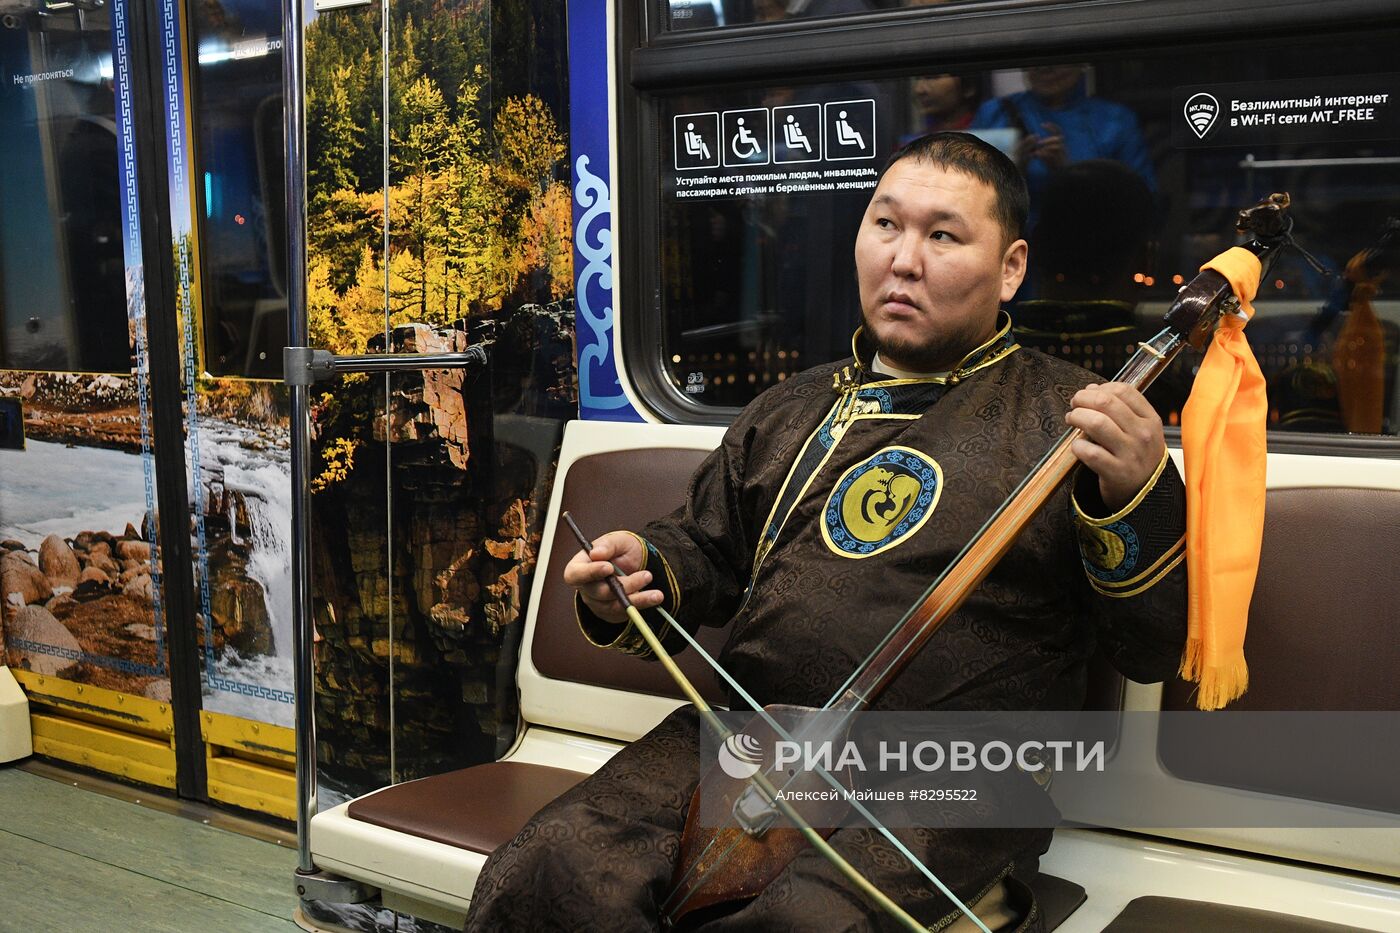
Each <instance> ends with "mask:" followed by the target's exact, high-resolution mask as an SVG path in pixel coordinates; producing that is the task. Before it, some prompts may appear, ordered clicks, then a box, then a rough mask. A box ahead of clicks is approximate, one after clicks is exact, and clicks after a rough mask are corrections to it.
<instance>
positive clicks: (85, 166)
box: [0, 4, 132, 373]
mask: <svg viewBox="0 0 1400 933" xmlns="http://www.w3.org/2000/svg"><path fill="white" fill-rule="evenodd" d="M0 75H3V78H4V80H3V81H0V136H3V138H4V140H5V142H4V150H5V166H4V170H3V171H0V368H5V369H30V370H49V371H55V370H57V371H69V372H73V371H77V372H113V373H126V372H130V371H131V365H132V363H131V346H130V340H129V338H128V335H127V315H126V284H125V283H126V279H125V275H124V270H123V264H122V224H121V207H120V202H119V201H118V191H119V187H118V184H117V134H116V121H115V116H116V101H115V99H114V97H113V93H112V37H111V26H110V23H109V19H108V12H107V8H106V7H104V6H102V5H100V4H99V5H96V6H95V7H86V6H85V7H81V8H80V7H78V6H74V5H72V4H63V5H62V6H61V7H55V8H54V11H53V12H48V11H44V12H40V10H39V8H38V5H37V4H34V5H21V6H20V7H16V8H15V9H14V10H7V11H6V12H5V14H4V16H3V22H0Z"/></svg>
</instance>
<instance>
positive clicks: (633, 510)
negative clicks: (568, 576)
mask: <svg viewBox="0 0 1400 933" xmlns="http://www.w3.org/2000/svg"><path fill="white" fill-rule="evenodd" d="M723 433H724V432H723V430H722V429H720V428H706V427H691V426H677V425H655V424H621V423H614V422H582V421H575V422H570V423H569V425H568V426H567V428H566V429H565V432H564V443H563V446H562V448H561V449H560V454H559V468H558V471H557V473H556V475H555V480H554V491H553V494H552V495H551V497H550V507H549V513H548V516H547V518H546V521H545V527H544V532H543V538H542V539H541V542H540V555H539V564H538V567H537V570H536V573H535V579H534V584H533V586H532V588H531V597H530V605H529V607H528V611H527V614H526V624H525V635H524V640H523V642H522V645H521V652H520V654H521V657H520V666H519V676H518V681H519V684H520V694H521V713H522V715H523V716H524V718H525V720H526V722H529V723H533V724H536V725H543V726H550V727H553V728H559V729H567V730H569V731H573V732H582V733H585V734H589V735H598V736H606V737H608V738H617V739H623V740H628V741H630V740H632V739H635V738H637V737H638V736H640V735H642V734H644V733H645V732H646V731H647V730H649V729H650V728H651V727H652V726H653V725H655V724H656V723H657V722H659V721H660V720H661V719H662V718H663V717H664V716H665V715H666V714H667V713H669V712H670V711H671V710H672V709H674V708H675V707H676V706H678V705H679V704H680V701H681V698H682V694H681V692H680V691H679V690H678V689H677V688H676V686H675V684H674V683H673V682H672V681H671V678H670V677H669V676H668V675H667V674H666V672H665V671H664V670H663V669H662V668H661V666H660V665H659V664H656V663H655V662H653V661H646V660H642V659H640V658H636V657H632V656H629V655H625V654H622V653H620V652H616V651H605V650H602V649H600V648H597V647H595V646H593V645H591V644H590V643H589V642H588V640H587V639H585V638H584V637H583V633H582V632H581V631H580V630H579V627H578V621H577V619H576V618H575V615H574V604H573V591H572V590H570V589H569V588H568V587H566V586H564V585H563V584H562V582H561V578H562V575H563V569H564V565H565V564H567V563H568V562H569V559H570V558H571V557H572V556H573V555H574V554H575V553H577V552H578V549H579V548H578V544H577V542H575V540H574V538H573V535H572V534H571V533H570V532H569V529H568V526H567V525H565V524H564V523H563V522H562V521H560V520H559V516H560V514H561V513H562V512H564V511H568V512H571V513H572V514H573V516H574V518H575V520H576V521H577V522H578V524H579V527H580V528H582V529H583V531H584V533H585V534H588V535H591V536H594V537H597V536H599V535H602V534H603V533H605V532H608V531H612V530H615V529H618V528H627V529H638V528H641V526H642V525H644V524H646V523H647V522H648V521H650V520H652V519H654V518H660V517H661V516H663V515H666V514H667V513H669V512H671V511H672V510H674V509H675V508H676V507H677V506H679V505H681V504H682V503H683V502H684V500H685V494H686V490H687V489H688V488H689V484H690V476H691V474H692V473H693V472H694V471H695V468H696V467H697V466H699V465H700V462H701V461H702V460H704V458H705V457H706V456H708V454H709V453H710V451H712V450H713V449H714V448H715V447H717V446H718V445H719V441H720V438H721V437H723ZM727 634H728V630H727V628H709V627H705V628H702V629H701V630H700V632H699V640H700V643H701V644H702V645H704V646H705V648H706V649H707V650H708V651H710V652H711V653H712V654H713V653H714V652H716V651H718V650H719V648H720V647H721V646H722V645H723V644H724V639H725V637H726V636H727ZM676 660H677V662H678V663H679V664H680V666H681V669H682V670H684V671H685V672H686V674H687V675H688V676H689V677H690V678H691V680H692V682H693V683H695V685H696V686H697V687H698V688H699V689H700V691H701V693H703V694H704V695H705V697H706V698H707V699H709V700H711V701H712V702H716V703H721V704H722V703H723V702H724V696H725V694H724V691H723V690H722V689H721V687H720V684H719V682H718V680H717V678H716V677H715V676H714V674H713V672H712V671H711V670H710V668H709V666H708V665H706V664H705V662H704V660H703V659H702V658H700V657H699V656H697V655H696V654H695V652H693V651H682V652H680V653H678V654H677V655H676Z"/></svg>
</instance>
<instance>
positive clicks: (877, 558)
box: [468, 327, 1186, 931]
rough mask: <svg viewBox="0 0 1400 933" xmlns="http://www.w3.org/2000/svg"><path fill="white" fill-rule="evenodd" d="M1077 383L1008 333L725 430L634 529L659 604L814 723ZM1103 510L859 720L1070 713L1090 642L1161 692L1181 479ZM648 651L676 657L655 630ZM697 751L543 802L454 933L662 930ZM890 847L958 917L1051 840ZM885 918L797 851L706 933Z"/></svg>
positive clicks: (671, 744)
mask: <svg viewBox="0 0 1400 933" xmlns="http://www.w3.org/2000/svg"><path fill="white" fill-rule="evenodd" d="M861 356H863V353H862V349H861V347H860V345H859V342H858V343H857V358H860V357H861ZM1094 381H1097V377H1095V376H1093V375H1092V374H1091V373H1089V372H1087V371H1085V370H1083V369H1080V368H1078V367H1076V366H1073V365H1070V364H1068V363H1064V362H1061V361H1059V360H1056V359H1054V358H1052V357H1049V356H1045V355H1044V354H1041V353H1039V352H1037V351H1033V350H1026V349H1023V348H1019V347H1018V346H1017V345H1016V343H1015V339H1014V335H1013V334H1012V333H1011V332H1010V330H1009V327H1003V329H1002V330H1001V331H1000V332H999V333H998V335H997V336H996V337H995V338H994V339H993V340H992V341H991V342H990V343H989V344H987V345H985V346H983V347H980V348H978V350H977V351H974V353H972V354H969V356H968V357H967V358H965V359H964V361H963V363H962V365H961V366H960V367H959V368H958V369H957V370H955V371H954V372H953V373H952V374H951V375H949V376H947V377H943V378H933V379H924V380H893V379H888V378H886V377H883V376H881V375H879V374H871V373H869V372H867V371H866V370H865V368H864V367H863V366H862V365H861V364H859V363H858V362H857V361H856V359H847V360H845V361H842V362H838V363H835V364H829V365H826V366H821V367H818V368H816V369H813V370H809V371H807V372H804V373H801V374H799V375H797V376H795V377H793V378H791V379H789V380H787V381H786V382H785V383H783V384H781V385H779V386H777V387H775V388H773V389H770V390H769V391H767V392H765V393H764V394H763V395H761V396H760V397H759V398H758V399H756V400H755V401H754V402H753V403H751V404H750V405H749V406H748V407H747V408H746V409H744V411H743V413H742V414H741V415H740V416H739V418H738V419H737V420H736V421H735V423H734V424H733V426H732V427H731V428H730V429H729V430H728V432H727V433H726V434H725V438H724V441H723V443H722V444H721V446H720V447H719V449H718V450H716V451H715V452H714V454H712V455H711V456H710V457H709V458H708V459H707V460H706V461H705V462H704V464H703V465H702V466H701V467H700V469H699V470H698V471H697V472H696V474H695V476H694V478H693V479H692V481H691V486H690V493H689V496H688V499H687V503H686V505H684V506H683V507H682V508H681V509H679V510H677V511H676V512H675V513H673V514H672V515H670V516H668V517H667V518H665V519H662V520H660V521H658V522H654V523H652V524H650V525H648V526H647V527H646V528H645V529H643V530H642V532H641V534H642V536H643V537H644V538H645V540H646V541H647V543H648V568H649V569H651V570H652V571H653V575H654V578H655V584H654V585H657V586H659V587H660V588H662V589H663V590H665V591H666V593H667V607H668V609H670V610H671V611H672V612H673V614H674V615H675V617H676V619H677V621H678V622H680V623H681V624H682V625H685V626H686V627H688V628H690V629H691V630H693V629H694V628H695V627H697V626H699V625H706V624H709V625H723V624H724V623H725V622H726V621H728V620H729V619H730V618H731V617H733V618H734V624H733V628H732V633H731V635H730V637H729V641H728V643H727V644H726V646H725V648H724V650H723V652H722V653H721V655H720V660H721V662H722V663H723V664H724V665H725V667H726V668H727V669H728V670H729V672H730V673H731V674H732V675H733V676H734V677H735V678H736V679H737V680H738V681H739V683H740V684H742V685H743V686H744V688H745V689H746V690H748V691H749V692H750V693H751V694H752V695H753V696H754V697H755V698H756V699H757V700H758V701H759V702H761V703H765V704H767V703H789V704H797V705H803V706H813V707H820V706H823V705H824V704H826V703H827V702H828V701H829V700H831V699H832V697H833V695H834V694H835V693H837V691H838V689H839V688H841V686H842V685H843V684H844V683H845V681H846V678H847V677H848V676H849V675H850V674H851V672H852V670H853V669H854V668H855V667H856V666H857V665H859V664H860V663H861V662H862V661H863V660H864V659H865V658H866V656H867V655H868V654H869V652H870V651H871V650H872V649H873V648H874V647H875V645H876V644H877V643H878V641H879V640H880V638H881V637H883V635H884V634H885V633H886V632H887V631H888V629H889V628H890V627H891V626H893V625H894V624H895V623H896V622H897V621H898V620H899V619H900V617H901V616H902V615H903V613H904V612H905V611H906V610H907V609H908V608H909V606H910V604H911V603H912V602H914V600H915V599H916V598H918V596H919V595H920V594H922V593H923V591H924V590H925V589H926V588H927V586H928V585H929V583H930V582H931V581H932V580H933V578H934V577H935V576H937V574H938V573H939V572H940V571H941V570H942V569H943V568H944V567H945V566H947V565H948V563H949V562H950V561H951V560H952V559H953V557H954V556H955V555H956V554H957V553H958V552H959V551H960V550H961V548H962V547H963V545H964V544H966V542H967V541H968V539H969V538H970V537H971V536H972V535H973V534H974V533H975V532H976V531H977V530H978V529H979V528H980V527H981V525H982V524H983V523H984V522H985V521H986V519H987V518H988V517H989V516H990V515H991V514H992V512H993V511H994V510H995V509H996V508H997V507H998V506H999V505H1000V504H1001V503H1002V501H1003V500H1004V499H1005V498H1006V497H1007V495H1008V494H1009V493H1010V492H1011V490H1012V489H1013V488H1014V487H1015V486H1016V484H1017V483H1019V482H1020V480H1021V479H1022V478H1023V477H1024V476H1025V475H1026V474H1027V473H1028V472H1030V470H1031V469H1032V468H1033V467H1034V465H1035V464H1036V462H1037V461H1038V460H1039V459H1040V457H1041V456H1042V455H1043V454H1044V453H1045V451H1046V450H1047V449H1048V448H1049V446H1050V445H1051V444H1052V443H1053V442H1054V440H1055V439H1056V438H1057V437H1058V436H1059V435H1060V434H1061V433H1062V431H1063V430H1064V420H1063V419H1064V414H1065V412H1066V411H1068V409H1069V399H1070V397H1071V396H1072V395H1073V394H1074V393H1075V392H1076V391H1077V390H1078V389H1079V388H1081V387H1082V386H1084V385H1087V384H1089V383H1091V382H1094ZM1071 486H1073V490H1071ZM1071 492H1073V498H1072V496H1071ZM1105 511H1106V510H1105V509H1104V508H1103V506H1102V503H1101V502H1100V501H1099V499H1098V492H1097V478H1096V477H1094V476H1093V474H1092V473H1089V472H1088V471H1084V470H1081V471H1079V472H1078V473H1077V474H1076V476H1075V477H1074V478H1073V479H1072V480H1071V482H1070V483H1068V484H1066V486H1065V487H1063V488H1061V489H1060V490H1059V491H1058V492H1057V493H1056V494H1055V495H1054V496H1053V497H1052V499H1051V501H1050V502H1049V503H1048V504H1047V505H1046V506H1045V508H1044V509H1042V511H1041V512H1040V514H1039V515H1038V516H1037V517H1036V518H1035V519H1034V520H1033V521H1032V523H1031V524H1030V526H1029V527H1028V528H1027V529H1026V531H1025V533H1024V534H1023V535H1022V536H1021V537H1020V539H1019V540H1018V541H1017V543H1016V544H1015V545H1014V546H1013V547H1012V549H1011V551H1010V552H1009V553H1008V554H1007V555H1006V557H1004V558H1003V559H1002V561H1001V562H1000V564H999V565H998V566H997V567H996V568H995V569H994V570H993V571H992V572H991V575H990V576H989V577H988V578H987V580H986V581H985V582H984V583H983V584H982V585H981V586H980V587H979V588H978V590H977V591H976V592H975V593H973V594H972V595H971V596H970V597H969V598H968V600H967V601H966V602H965V603H964V604H963V606H962V608H961V609H959V611H958V612H957V613H956V614H955V615H954V616H953V617H952V618H951V619H949V620H948V621H947V623H945V624H944V625H943V627H942V628H940V629H939V630H938V632H936V633H935V634H934V635H933V637H932V638H931V639H930V641H929V642H928V644H927V645H926V646H925V647H924V648H923V650H922V651H921V652H920V654H919V655H918V656H917V657H916V658H915V659H914V660H913V662H912V663H910V665H909V666H908V667H907V668H906V669H905V671H904V672H903V673H902V674H901V675H900V676H899V677H898V678H897V679H896V680H895V681H894V682H893V683H892V684H891V685H890V687H889V688H888V689H887V690H886V691H885V693H884V694H883V695H882V696H881V697H880V698H879V699H878V701H877V702H876V703H875V705H874V708H876V709H891V710H893V709H903V710H926V709H927V710H1060V709H1078V708H1079V707H1080V706H1082V705H1083V702H1084V696H1085V684H1086V670H1087V662H1088V660H1089V658H1090V656H1091V655H1092V654H1093V652H1094V650H1095V648H1096V647H1097V648H1098V649H1099V650H1100V651H1102V652H1103V654H1104V655H1105V656H1106V657H1107V658H1108V659H1109V660H1110V661H1111V662H1112V663H1113V664H1114V666H1115V667H1117V668H1118V669H1119V670H1120V671H1121V672H1122V673H1123V674H1125V675H1126V676H1128V677H1131V678H1133V679H1135V680H1139V681H1144V682H1151V681H1157V680H1162V679H1165V678H1167V677H1170V676H1172V675H1174V674H1175V672H1176V670H1177V665H1178V663H1179V661H1180V657H1181V650H1182V645H1183V644H1184V641H1185V636H1186V564H1185V561H1184V560H1183V559H1181V558H1182V557H1183V555H1184V543H1183V542H1184V539H1183V535H1184V531H1185V498H1184V491H1183V488H1182V484H1181V481H1180V479H1179V478H1178V476H1177V474H1176V471H1175V468H1174V467H1173V466H1172V464H1171V463H1170V461H1169V460H1164V463H1163V466H1162V467H1161V468H1159V470H1158V472H1157V474H1156V475H1154V477H1153V479H1152V481H1151V482H1150V483H1149V484H1148V486H1147V487H1146V488H1145V489H1144V490H1143V492H1142V493H1141V494H1140V495H1139V496H1138V498H1137V499H1135V500H1134V502H1133V503H1130V504H1129V506H1128V507H1127V508H1125V509H1124V510H1122V511H1121V512H1120V513H1118V514H1116V515H1110V516H1106V517H1102V518H1094V517H1091V516H1094V515H1102V514H1103V513H1104V512H1105ZM762 542H768V544H767V546H763V544H762ZM580 623H581V624H582V625H583V627H584V631H585V633H586V634H587V635H588V636H589V638H590V640H592V641H593V642H594V643H596V644H599V645H606V646H609V647H611V648H614V649H617V650H623V651H629V652H633V653H638V654H645V653H647V649H646V646H645V644H644V643H642V642H641V639H640V636H639V635H638V634H637V633H636V632H635V631H634V630H633V629H632V627H631V626H630V624H629V625H628V626H626V627H623V626H617V625H612V624H610V623H607V622H604V621H602V620H599V619H597V618H595V617H593V616H592V615H591V614H590V613H588V612H587V611H586V610H583V611H582V612H581V613H580ZM662 626H663V627H664V623H662ZM663 641H664V642H665V643H666V644H667V647H668V648H669V649H671V650H679V649H680V648H681V647H683V643H682V642H681V640H680V639H679V636H677V635H676V633H674V632H671V633H668V634H666V635H664V636H663ZM735 699H737V698H735ZM734 708H736V709H738V708H742V707H741V706H740V705H737V704H736V705H735V706H734ZM696 746H697V725H696V719H695V716H694V714H693V711H690V710H682V711H680V712H678V713H676V714H674V715H672V716H671V717H668V718H667V720H666V721H664V722H663V723H662V724H661V725H659V726H658V727H657V728H656V729H655V730H653V732H651V733H649V734H648V735H647V736H644V737H643V738H642V739H640V740H638V741H637V742H635V743H633V744H632V745H631V746H629V747H628V748H627V749H624V750H623V751H622V752H620V753H618V755H617V756H616V757H615V758H614V759H613V760H612V761H611V762H609V764H608V765H606V766H605V767H604V768H603V769H601V770H600V771H599V772H598V774H596V775H595V776H593V777H592V778H590V779H588V780H586V781H584V782H583V783H582V784H581V785H579V787H577V788H575V789H574V790H572V791H570V792H569V793H566V794H565V795H564V796H563V797H561V798H560V799H559V800H557V801H555V802H554V803H552V804H550V805H549V806H548V807H546V808H545V809H544V810H543V811H541V813H540V814H538V815H537V816H536V817H535V818H534V819H533V820H532V821H531V822H530V824H529V825H528V826H527V827H526V828H525V829H524V830H523V831H522V832H521V834H520V836H519V837H518V838H517V839H516V840H514V841H513V842H511V843H509V844H508V845H506V846H503V847H502V848H501V849H500V850H498V851H497V852H496V853H495V854H493V855H492V857H491V859H490V861H489V862H488V864H487V866H486V869H485V871H484V873H483V875H482V879H481V881H480V882H479V883H478V885H477V893H476V896H475V898H474V900H473V904H472V914H471V917H470V918H469V922H468V928H469V929H481V930H487V929H489V930H502V929H521V930H524V929H540V928H544V929H555V928H558V929H570V930H590V929H597V930H610V931H614V930H651V929H656V919H655V917H656V905H657V904H659V903H660V902H661V901H663V900H664V899H665V897H666V895H667V894H668V893H669V888H670V884H669V879H670V875H671V871H672V865H673V860H674V858H675V857H676V853H677V849H678V843H679V834H680V830H681V828H682V826H683V825H684V819H685V809H686V806H687V805H688V802H689V799H690V795H691V792H692V791H693V789H694V786H695V782H696V781H697V779H698V777H699V772H700V766H701V764H702V763H701V762H699V760H698V750H697V747H696ZM899 835H900V837H901V838H902V839H903V840H904V841H905V843H906V844H907V845H909V846H910V847H911V848H912V849H913V851H914V852H916V853H917V854H919V855H920V856H921V857H923V858H924V859H925V864H927V865H928V866H929V867H930V868H931V869H932V870H933V871H934V872H936V873H937V874H938V875H939V876H940V877H941V878H942V879H943V881H944V882H945V883H947V884H948V885H949V886H950V887H951V888H952V889H953V890H954V891H955V892H956V893H957V894H958V895H959V896H960V897H962V898H964V899H965V900H970V899H974V898H975V897H977V896H978V895H979V894H980V893H981V892H983V891H985V890H986V889H987V888H988V887H989V886H990V885H991V884H993V883H994V882H995V881H996V880H997V879H998V878H999V877H1001V876H1002V875H1004V874H1007V873H1010V874H1011V877H1012V878H1013V881H1014V880H1015V879H1026V878H1029V877H1031V876H1033V875H1034V871H1035V862H1036V858H1037V857H1038V856H1039V854H1040V853H1041V852H1043V851H1044V850H1045V848H1046V847H1047V846H1048V845H1049V840H1050V831H1049V830H1047V829H978V830H967V829H962V830H950V829H938V828H929V829H916V830H900V831H899ZM832 843H833V845H835V846H836V847H837V849H838V850H840V851H841V852H842V854H843V855H845V856H846V857H847V858H848V859H850V860H851V861H853V862H854V863H855V864H856V866H857V867H858V868H861V869H862V870H863V871H865V872H866V873H867V876H868V877H870V878H871V880H872V881H874V882H875V883H876V884H877V885H879V886H880V887H881V888H882V889H884V890H885V891H886V892H887V893H889V894H890V895H891V896H892V897H894V898H895V899H896V900H897V901H899V902H900V903H901V904H902V905H904V906H905V907H906V908H907V909H909V910H910V911H911V912H912V913H913V914H914V915H915V916H916V917H917V918H919V919H920V920H921V921H924V922H927V923H935V922H937V921H940V920H944V919H946V920H948V921H949V922H951V920H952V919H955V917H954V916H952V915H950V912H952V911H953V907H952V905H951V903H950V902H949V901H948V900H947V898H946V897H944V896H943V895H941V894H939V893H938V892H937V891H936V890H933V889H932V887H931V886H930V885H929V884H928V883H927V881H926V880H925V879H923V878H922V876H920V875H919V874H917V872H916V870H915V869H913V868H912V867H910V866H909V865H907V864H906V863H905V860H904V859H903V857H902V856H900V855H899V854H898V853H897V852H896V851H895V850H894V849H893V848H892V847H891V846H890V845H889V844H888V843H887V842H886V841H885V840H883V839H881V838H879V837H878V836H877V835H876V834H874V833H873V832H872V831H870V830H864V829H843V830H840V831H838V832H837V833H836V834H835V835H834V836H833V837H832ZM1017 897H1024V889H1023V888H1021V887H1020V886H1019V884H1017V885H1016V887H1015V888H1014V890H1013V900H1015V899H1016V898H1017ZM1021 909H1022V911H1023V912H1024V911H1026V910H1029V909H1030V905H1029V904H1028V903H1026V902H1024V901H1022V907H1021ZM1037 913H1038V912H1037ZM1037 920H1038V917H1032V918H1030V919H1029V921H1028V922H1027V923H1025V924H1023V927H1022V928H1024V929H1035V928H1036V924H1037ZM888 923H889V921H888V919H887V918H885V917H883V916H882V915H880V914H879V913H877V912H876V911H875V910H874V908H872V907H870V906H869V905H867V904H865V903H864V902H863V899H862V898H861V897H860V896H859V895H858V894H856V893H854V892H852V891H850V890H849V887H848V886H847V885H846V884H845V882H844V881H843V880H841V879H840V878H839V877H838V876H836V875H835V873H834V870H832V869H831V868H830V866H828V865H827V864H826V863H825V861H824V859H822V858H821V856H820V855H817V854H816V853H814V852H811V851H808V852H806V853H804V855H802V856H799V857H798V859H797V860H796V861H794V862H793V863H792V865H790V866H789V868H788V869H787V870H786V871H785V872H784V874H783V875H782V876H780V877H779V879H778V880H777V881H776V882H774V883H773V884H772V885H770V887H769V888H768V889H767V890H765V891H764V892H763V894H761V895H760V896H759V897H758V898H756V899H755V900H754V901H752V902H750V903H748V904H747V905H745V906H743V907H742V908H741V909H739V910H737V911H734V912H732V913H730V914H728V915H727V916H724V917H721V918H715V919H711V920H710V921H709V922H707V923H705V924H704V926H703V929H705V930H710V931H729V930H741V929H745V930H747V929H752V930H779V929H794V930H797V929H822V930H825V929H852V930H855V929H884V928H886V925H887V924H888Z"/></svg>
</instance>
